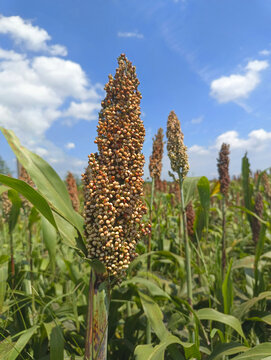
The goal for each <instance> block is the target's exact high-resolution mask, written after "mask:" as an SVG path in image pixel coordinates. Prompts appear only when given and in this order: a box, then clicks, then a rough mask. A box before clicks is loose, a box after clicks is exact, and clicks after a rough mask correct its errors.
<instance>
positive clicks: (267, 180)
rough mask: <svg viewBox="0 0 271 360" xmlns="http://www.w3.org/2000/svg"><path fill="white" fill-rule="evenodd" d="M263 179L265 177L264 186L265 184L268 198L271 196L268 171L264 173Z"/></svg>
mask: <svg viewBox="0 0 271 360" xmlns="http://www.w3.org/2000/svg"><path fill="white" fill-rule="evenodd" d="M262 179H263V186H264V191H265V194H266V196H267V197H268V198H271V186H270V182H269V177H268V175H267V173H266V172H264V173H263V175H262Z"/></svg>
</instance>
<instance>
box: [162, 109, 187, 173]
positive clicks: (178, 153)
mask: <svg viewBox="0 0 271 360" xmlns="http://www.w3.org/2000/svg"><path fill="white" fill-rule="evenodd" d="M183 138H184V136H183V133H182V131H181V124H180V121H179V119H178V118H177V115H176V114H175V112H174V111H171V112H170V114H169V116H168V121H167V139H168V141H167V151H168V157H169V159H170V164H171V168H172V170H173V171H175V172H177V173H178V172H179V171H180V174H181V177H182V178H183V179H184V178H185V176H186V175H187V173H188V171H189V163H188V155H187V147H186V146H185V145H184V142H183Z"/></svg>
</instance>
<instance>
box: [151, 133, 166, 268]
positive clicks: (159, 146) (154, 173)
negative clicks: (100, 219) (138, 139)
mask: <svg viewBox="0 0 271 360" xmlns="http://www.w3.org/2000/svg"><path fill="white" fill-rule="evenodd" d="M163 137H164V135H163V129H162V128H160V129H159V130H158V132H157V134H156V135H155V138H154V139H153V145H152V154H151V156H150V162H149V171H150V176H151V178H152V187H151V201H150V213H149V220H150V223H152V207H153V199H154V188H155V187H156V189H158V186H159V185H160V184H161V180H160V176H161V170H162V157H163V151H164V143H163ZM150 251H151V232H150V234H149V237H148V252H150ZM150 264H151V257H150V256H149V257H148V270H150Z"/></svg>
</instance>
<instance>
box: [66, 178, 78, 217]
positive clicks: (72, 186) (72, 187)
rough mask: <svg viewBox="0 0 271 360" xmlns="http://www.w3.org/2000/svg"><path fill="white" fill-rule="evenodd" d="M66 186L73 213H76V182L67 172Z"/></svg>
mask: <svg viewBox="0 0 271 360" xmlns="http://www.w3.org/2000/svg"><path fill="white" fill-rule="evenodd" d="M66 184H67V189H68V193H69V195H70V199H71V202H72V207H73V208H74V210H75V211H77V212H78V211H79V207H80V201H79V197H78V189H77V184H76V180H75V178H74V176H73V174H72V173H71V172H68V175H67V177H66Z"/></svg>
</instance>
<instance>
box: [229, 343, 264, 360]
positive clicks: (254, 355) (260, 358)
mask: <svg viewBox="0 0 271 360" xmlns="http://www.w3.org/2000/svg"><path fill="white" fill-rule="evenodd" d="M270 354H271V343H270V342H268V343H262V344H259V345H256V346H255V347H254V348H252V349H250V350H248V351H246V352H245V353H243V354H241V355H238V356H235V357H234V358H233V359H232V360H264V359H266V360H267V357H269V358H270Z"/></svg>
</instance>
